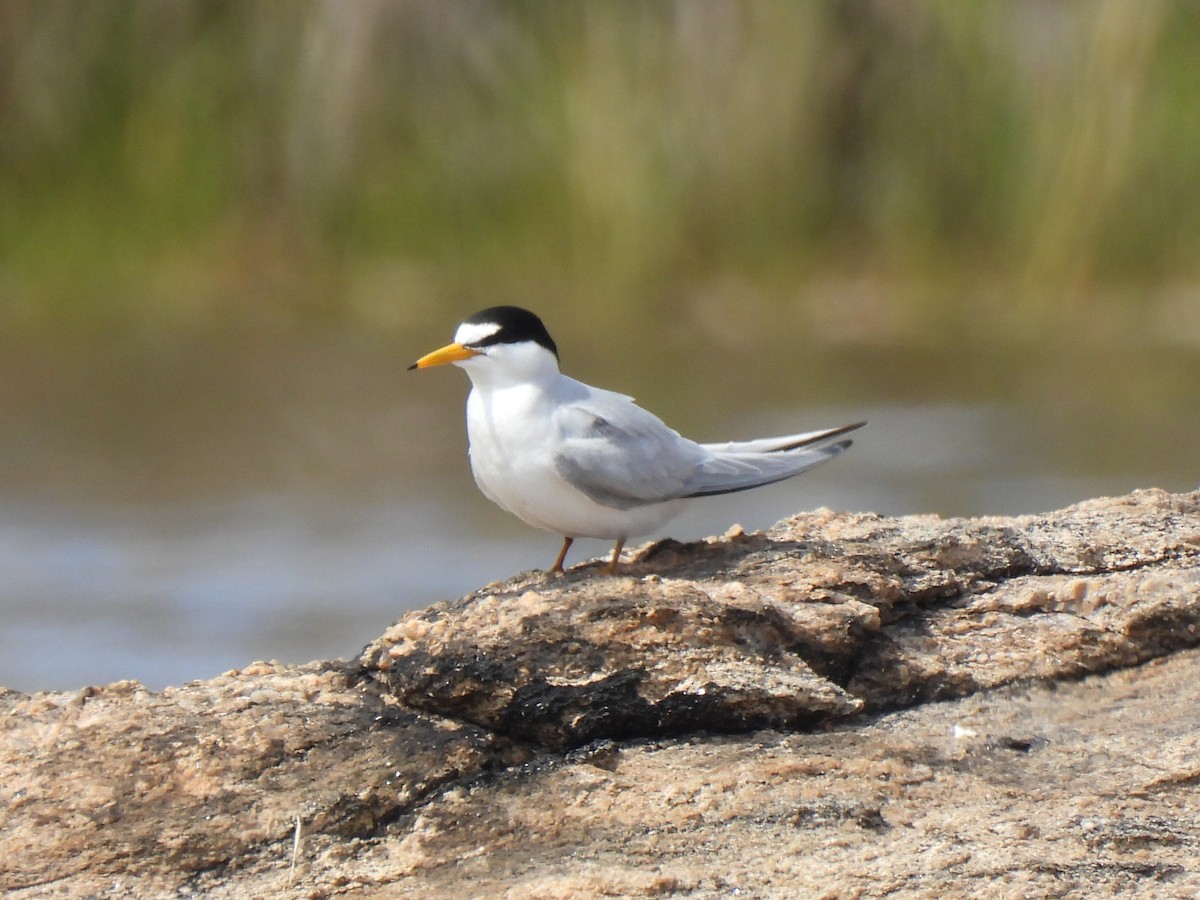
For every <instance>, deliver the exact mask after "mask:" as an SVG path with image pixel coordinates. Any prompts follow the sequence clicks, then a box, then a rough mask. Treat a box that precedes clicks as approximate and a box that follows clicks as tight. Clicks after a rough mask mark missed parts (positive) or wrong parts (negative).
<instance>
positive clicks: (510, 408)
mask: <svg viewBox="0 0 1200 900" xmlns="http://www.w3.org/2000/svg"><path fill="white" fill-rule="evenodd" d="M446 364H452V365H455V366H457V367H459V368H461V369H462V370H463V371H465V372H466V373H467V376H468V377H469V378H470V380H471V391H470V393H469V394H468V396H467V438H468V443H469V450H468V454H469V457H470V463H471V471H472V473H473V475H474V476H475V483H476V484H477V485H478V487H479V489H480V491H482V492H483V494H484V496H486V497H487V498H488V499H489V500H491V501H492V502H493V503H495V504H496V505H497V506H499V507H500V508H501V509H504V510H505V511H507V512H509V513H512V514H513V515H515V516H516V517H517V518H518V519H521V520H522V521H524V522H526V523H527V524H529V525H532V526H533V527H535V528H540V529H542V530H543V531H549V532H552V533H554V534H557V535H561V536H562V538H563V543H562V548H561V549H560V550H559V553H558V556H557V557H556V558H555V560H554V564H553V565H552V566H551V567H550V569H549V570H548V571H549V573H550V574H552V575H553V574H562V573H563V571H564V570H563V563H564V561H565V560H566V557H567V551H568V550H570V548H571V544H572V543H573V542H574V541H575V539H576V538H583V537H588V538H605V539H607V540H611V541H615V546H614V548H613V552H612V557H611V559H610V561H609V563H608V566H607V572H608V573H609V574H615V573H616V571H617V563H618V561H619V560H620V557H621V551H622V549H623V548H624V546H625V542H626V541H627V540H628V539H629V538H631V537H636V536H641V535H645V534H648V533H650V532H653V531H655V530H657V529H658V528H660V527H661V526H662V525H663V524H664V523H666V522H667V521H668V520H669V519H671V518H672V517H673V516H675V515H676V514H677V513H678V512H679V511H680V508H681V507H682V506H683V504H685V503H687V502H688V501H689V500H692V499H694V498H698V497H706V496H712V495H715V494H728V493H732V492H735V491H744V490H748V489H750V488H756V487H760V486H762V485H766V484H772V483H774V482H777V481H783V480H784V479H785V478H791V477H792V476H794V475H799V474H800V473H801V472H804V471H806V470H808V469H811V468H812V467H813V466H816V465H819V464H820V463H823V462H825V461H826V460H829V459H832V458H833V457H835V456H838V455H839V454H841V453H842V452H843V451H844V450H845V449H846V448H847V447H849V446H850V444H851V442H850V440H848V439H846V438H844V437H843V436H844V435H846V434H847V433H849V432H851V431H854V430H856V429H858V428H861V427H862V426H863V425H865V424H866V422H856V423H854V424H852V425H843V426H840V427H837V428H828V429H825V430H822V431H810V432H805V433H802V434H789V435H782V436H779V437H768V438H758V439H756V440H748V441H732V442H728V443H717V444H701V443H697V442H696V441H692V440H689V439H688V438H685V437H683V436H682V435H680V434H679V433H678V432H677V431H674V430H673V429H671V428H670V427H668V426H667V425H666V424H665V423H664V422H663V421H662V420H661V419H659V418H658V417H657V416H655V415H654V414H653V413H650V412H648V411H646V410H644V409H642V408H641V407H640V406H638V405H637V403H636V402H635V401H634V400H633V398H632V397H627V396H625V395H624V394H618V393H614V392H612V391H607V390H603V389H601V388H597V387H592V386H591V385H588V384H584V383H583V382H581V381H576V380H575V379H574V378H570V377H568V376H566V375H564V374H563V373H562V372H561V371H560V369H559V354H558V346H557V345H556V344H555V342H554V339H553V338H551V337H550V333H549V332H548V331H547V330H546V326H545V325H544V324H543V323H542V320H541V319H540V318H539V317H538V316H537V315H536V314H534V313H532V312H530V311H529V310H527V309H523V308H521V307H518V306H492V307H489V308H487V309H484V310H481V311H479V312H477V313H475V314H474V315H473V316H470V317H469V318H467V319H464V320H463V321H462V322H461V323H460V324H459V326H458V328H457V330H456V331H455V333H454V340H453V341H452V342H451V343H449V344H447V345H446V346H444V347H441V348H439V349H437V350H434V351H433V352H432V353H427V354H426V355H424V356H422V357H421V358H420V359H418V360H417V361H416V362H414V363H413V364H412V365H411V366H409V367H408V368H409V370H410V371H411V370H413V369H427V368H431V367H434V366H441V365H446Z"/></svg>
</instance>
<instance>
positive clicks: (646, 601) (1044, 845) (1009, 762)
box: [0, 491, 1200, 897]
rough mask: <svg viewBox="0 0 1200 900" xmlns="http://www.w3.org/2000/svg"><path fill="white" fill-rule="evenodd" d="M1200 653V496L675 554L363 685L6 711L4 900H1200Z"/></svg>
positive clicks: (879, 521)
mask: <svg viewBox="0 0 1200 900" xmlns="http://www.w3.org/2000/svg"><path fill="white" fill-rule="evenodd" d="M1198 646H1200V492H1198V493H1193V494H1182V495H1170V494H1166V493H1163V492H1160V491H1142V492H1137V493H1135V494H1132V495H1129V496H1127V497H1118V498H1111V499H1101V500H1094V501H1089V502H1087V503H1083V504H1079V505H1078V506H1075V507H1071V508H1069V509H1066V510H1063V511H1060V512H1056V513H1051V514H1047V515H1042V516H1024V517H1018V518H1003V519H1002V518H985V519H970V520H957V519H952V520H942V519H938V518H935V517H906V518H897V519H889V518H882V517H878V516H873V515H861V514H834V513H831V512H828V511H819V512H817V513H813V514H805V515H799V516H795V517H793V518H791V519H788V520H785V521H783V522H781V523H779V524H778V525H777V526H776V527H775V528H773V529H771V530H770V531H769V532H766V533H762V534H751V535H745V534H741V533H740V532H737V531H733V532H731V533H729V534H727V535H726V536H725V537H724V538H723V539H720V540H715V539H714V540H710V541H707V542H699V543H696V544H689V545H681V544H677V543H674V542H661V543H658V544H654V545H649V546H648V547H647V548H643V549H642V550H641V551H640V552H639V553H638V555H637V557H636V558H635V560H634V561H633V562H632V563H630V564H628V565H627V566H626V567H625V568H624V570H623V573H622V575H620V576H618V577H615V578H613V577H607V576H604V575H602V574H601V573H600V572H599V571H598V569H597V568H596V567H595V566H582V567H577V568H576V569H574V570H572V571H570V572H569V573H568V574H567V576H565V577H563V578H558V579H551V580H546V579H544V578H542V577H541V576H540V575H536V574H527V575H523V576H519V577H517V578H514V579H511V580H510V581H507V582H503V583H497V584H493V585H489V586H488V587H487V588H485V589H484V590H482V591H479V592H477V593H476V594H473V595H470V596H468V597H465V598H463V599H461V600H458V601H453V602H447V603H440V604H435V605H433V606H431V607H428V608H427V609H424V610H419V611H417V612H414V613H411V614H409V615H407V616H405V617H404V618H403V619H401V620H400V621H399V622H398V623H397V624H396V625H394V626H393V627H392V628H391V629H389V630H388V632H387V633H386V634H384V635H383V636H382V637H381V638H380V639H379V640H378V641H377V642H375V643H373V644H372V645H370V646H368V647H367V648H366V649H365V650H364V652H363V655H362V658H361V659H360V660H358V661H356V662H351V663H347V662H336V663H316V664H312V665H309V666H303V667H294V666H280V665H272V664H255V665H253V666H250V667H248V668H246V669H244V670H241V671H239V672H233V673H227V674H226V675H223V676H221V677H219V678H216V679H213V680H211V681H206V682H195V683H192V684H189V685H186V686H183V687H180V688H171V689H168V690H166V691H162V692H159V693H152V692H149V691H146V690H144V689H143V688H141V687H140V686H139V685H137V684H136V683H131V682H125V683H119V684H115V685H109V686H107V687H102V688H89V689H85V690H83V691H78V692H74V693H70V694H37V695H23V694H16V693H12V692H8V693H0V709H2V710H3V712H4V716H3V719H2V726H0V785H2V787H0V792H2V793H0V798H2V800H3V805H2V806H0V889H3V890H5V891H7V892H8V893H9V894H10V895H12V896H16V897H25V896H27V897H35V896H36V897H42V896H61V897H89V896H96V895H103V896H124V895H129V896H154V895H172V896H174V895H186V894H189V893H194V894H198V895H205V896H216V897H222V896H227V897H244V896H311V897H323V896H329V895H338V894H347V895H351V894H352V895H354V896H373V895H378V896H381V897H382V896H387V897H393V896H420V897H463V896H476V895H478V896H484V895H493V896H511V897H580V896H672V895H686V896H689V897H726V896H730V895H733V894H734V893H735V891H736V892H738V895H740V896H753V897H774V896H778V897H795V896H818V897H819V896H828V897H844V896H864V897H866V896H882V895H884V894H887V895H888V896H913V897H917V896H955V895H958V896H968V895H970V896H996V897H1010V896H1064V897H1067V896H1091V895H1095V894H1098V893H1113V892H1121V893H1123V892H1129V893H1131V894H1132V893H1138V894H1139V895H1141V896H1165V897H1172V896H1178V897H1191V896H1196V895H1200V862H1197V860H1200V752H1198V751H1200V746H1198V745H1200V651H1195V650H1190V649H1188V648H1192V647H1198ZM934 701H939V702H934Z"/></svg>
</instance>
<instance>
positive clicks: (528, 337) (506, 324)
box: [462, 306, 558, 359]
mask: <svg viewBox="0 0 1200 900" xmlns="http://www.w3.org/2000/svg"><path fill="white" fill-rule="evenodd" d="M462 324H464V325H496V326H497V328H496V330H495V331H493V332H492V333H491V334H489V335H486V336H485V337H483V338H480V339H479V340H477V341H471V342H470V344H469V345H468V346H471V347H487V346H490V345H492V344H516V343H520V342H521V341H533V342H534V343H535V344H539V345H540V346H542V347H545V348H546V349H547V350H549V351H550V352H551V353H553V354H554V357H555V359H557V358H558V347H557V346H556V345H555V343H554V339H553V338H552V337H550V332H548V331H547V330H546V326H545V325H543V324H542V320H541V319H539V318H538V317H537V316H535V315H534V314H533V313H531V312H530V311H529V310H527V309H521V307H519V306H489V307H488V308H487V309H481V310H480V311H479V312H477V313H475V315H473V316H471V317H470V318H469V319H464V320H463V323H462Z"/></svg>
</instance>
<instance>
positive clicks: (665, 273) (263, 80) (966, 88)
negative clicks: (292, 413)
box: [0, 0, 1200, 343]
mask: <svg viewBox="0 0 1200 900" xmlns="http://www.w3.org/2000/svg"><path fill="white" fill-rule="evenodd" d="M1198 160H1200V6H1198V5H1197V4H1195V3H1192V2H1188V0H1178V2H1169V0H1138V2H1136V3H1132V2H1126V0H1097V2H1087V3H1063V2H1058V0H992V2H979V3H963V2H958V0H924V2H918V0H825V2H811V3H795V2H790V0H781V2H771V0H763V2H755V3H744V4H743V3H735V2H725V0H699V2H697V0H673V2H671V0H664V2H614V3H587V2H583V0H577V2H571V0H567V2H555V3H541V2H536V0H526V2H522V0H506V2H484V0H464V2H422V0H402V2H386V0H360V2H353V3H346V2H340V0H324V2H322V0H273V2H269V3H268V2H244V0H227V2H219V0H89V2H86V3H80V2H77V0H8V2H5V3H4V4H0V302H2V310H0V323H2V324H3V325H5V326H16V327H18V328H21V329H23V330H28V329H33V330H41V329H43V328H51V329H60V328H64V327H65V328H68V329H71V330H72V331H75V332H77V333H79V334H81V335H87V334H96V335H101V334H104V333H107V332H108V331H110V330H112V329H119V330H121V331H122V332H123V333H124V332H128V330H130V329H132V330H133V331H135V332H139V333H140V332H143V331H145V330H150V331H153V330H156V329H177V328H187V329H213V328H218V329H220V328H228V327H230V326H231V325H234V326H239V325H246V326H248V327H255V326H256V325H257V324H261V323H264V322H266V323H270V324H272V327H274V325H275V324H278V323H286V324H290V325H296V326H298V327H301V328H306V327H311V326H313V325H314V324H315V325H317V326H319V327H324V326H326V325H328V324H329V323H331V322H333V323H337V324H339V325H343V326H346V327H351V328H353V327H356V326H358V325H365V326H369V327H371V328H382V329H385V330H390V331H393V332H394V331H396V330H407V329H410V328H413V327H419V328H420V329H422V330H425V329H429V328H433V327H435V326H436V327H437V328H439V329H440V330H441V331H446V330H447V329H448V327H449V325H450V323H451V322H450V320H453V319H454V318H456V316H457V314H458V313H459V312H461V311H463V310H469V309H472V308H475V307H478V306H481V305H484V304H486V303H490V302H520V303H524V304H526V305H530V306H532V307H534V308H538V309H541V310H549V309H551V308H553V309H554V310H555V313H554V319H555V320H556V321H559V322H564V321H565V322H569V323H573V324H572V327H580V328H583V327H585V326H587V327H594V326H596V325H597V324H604V325H609V324H612V323H615V322H617V321H628V320H630V319H633V320H634V321H639V320H647V319H648V320H652V321H660V320H661V319H662V317H663V316H664V315H667V316H673V317H678V318H680V319H682V320H683V321H685V322H689V323H692V324H693V325H694V326H695V327H697V328H700V329H702V330H704V331H706V332H709V333H712V334H715V335H717V336H725V335H727V334H729V333H730V332H734V333H738V334H742V333H745V334H748V335H750V336H754V335H758V334H765V333H769V332H770V331H771V330H772V329H775V328H777V327H778V325H779V324H783V325H785V326H788V327H794V328H795V329H796V330H797V331H799V332H801V333H803V334H807V335H810V336H811V337H812V338H813V339H815V340H834V341H843V340H845V341H851V342H857V341H867V342H870V343H879V342H883V343H888V342H904V341H909V340H921V339H924V338H932V339H935V340H943V339H945V338H946V337H947V336H955V335H959V334H962V335H968V336H970V335H972V334H986V335H987V336H988V338H989V339H991V340H994V339H996V338H998V337H1007V338H1013V339H1033V338H1037V337H1040V336H1043V335H1044V334H1045V330H1046V329H1047V328H1049V329H1052V330H1056V331H1058V332H1060V333H1064V332H1065V333H1075V334H1079V335H1082V336H1083V337H1088V336H1098V337H1104V336H1105V335H1106V334H1107V335H1109V336H1119V337H1121V338H1122V339H1124V338H1127V337H1128V336H1129V335H1130V334H1131V333H1137V329H1149V330H1150V331H1153V329H1154V328H1155V327H1157V326H1156V325H1155V322H1157V321H1159V320H1160V319H1161V318H1162V316H1163V315H1164V313H1163V305H1164V304H1165V305H1166V307H1165V308H1166V309H1167V312H1166V315H1167V317H1168V318H1171V315H1172V313H1171V311H1172V310H1174V309H1175V308H1176V307H1179V306H1180V305H1183V306H1188V307H1191V306H1193V305H1195V304H1197V303H1200V296H1198V295H1197V292H1196V287H1195V285H1196V282H1197V274H1198V271H1200V254H1198V253H1197V247H1198V246H1200V166H1198V162H1197V161H1198ZM448 310H452V312H447V311H448ZM1194 319H1195V316H1194V315H1193V316H1192V320H1193V321H1192V324H1193V327H1195V328H1197V329H1198V330H1200V324H1198V323H1195V322H1194Z"/></svg>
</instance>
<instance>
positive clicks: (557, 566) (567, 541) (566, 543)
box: [550, 537, 575, 575]
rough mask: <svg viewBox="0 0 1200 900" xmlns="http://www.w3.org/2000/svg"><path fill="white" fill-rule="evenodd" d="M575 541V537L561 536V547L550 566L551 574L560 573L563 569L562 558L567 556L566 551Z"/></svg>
mask: <svg viewBox="0 0 1200 900" xmlns="http://www.w3.org/2000/svg"><path fill="white" fill-rule="evenodd" d="M573 543H575V538H571V537H565V538H563V545H562V549H561V550H559V551H558V559H556V560H555V561H554V565H552V566H551V567H550V574H551V575H561V574H562V571H563V560H564V559H566V558H567V551H568V550H570V549H571V545H572V544H573Z"/></svg>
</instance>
